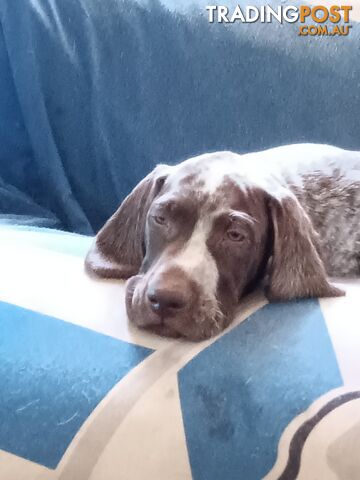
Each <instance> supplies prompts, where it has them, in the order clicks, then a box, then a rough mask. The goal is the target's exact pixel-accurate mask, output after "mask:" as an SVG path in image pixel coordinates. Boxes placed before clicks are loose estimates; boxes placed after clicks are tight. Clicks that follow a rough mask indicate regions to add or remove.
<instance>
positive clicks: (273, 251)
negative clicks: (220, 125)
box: [86, 144, 360, 340]
mask: <svg viewBox="0 0 360 480" xmlns="http://www.w3.org/2000/svg"><path fill="white" fill-rule="evenodd" d="M359 257H360V152H352V151H346V150H342V149H339V148H335V147H330V146H327V145H313V144H299V145H289V146H284V147H278V148H273V149H270V150H266V151H264V152H257V153H250V154H246V155H238V154H236V153H232V152H216V153H210V154H205V155H200V156H198V157H194V158H190V159H189V160H186V161H184V162H182V163H180V164H179V165H176V166H165V165H159V166H158V167H156V168H155V170H154V171H153V172H152V173H150V174H149V175H148V176H147V177H146V178H145V179H144V180H143V181H142V182H140V183H139V184H138V185H137V187H136V188H135V189H134V190H133V192H132V193H131V194H130V195H129V196H128V197H127V198H126V199H125V200H124V202H123V203H122V204H121V205H120V208H119V209H118V210H117V211H116V212H115V213H114V215H113V216H112V217H111V218H110V220H108V222H107V223H106V224H105V225H104V227H103V228H102V229H101V230H100V232H99V233H98V235H97V237H96V239H95V242H94V244H93V247H92V249H91V251H90V252H89V253H88V255H87V258H86V268H87V271H88V272H92V273H94V274H96V275H97V276H99V277H105V278H121V279H127V278H130V280H129V281H128V283H127V288H126V303H127V312H128V316H129V318H130V320H131V321H132V322H134V323H135V324H136V325H137V326H139V327H142V328H146V329H149V330H151V331H154V332H157V333H158V334H160V335H166V336H184V337H186V338H188V339H192V340H200V339H204V338H208V337H210V336H212V335H215V334H217V333H219V332H220V331H221V330H223V329H224V328H225V327H226V326H227V325H229V323H230V321H231V320H232V318H233V316H234V314H235V310H236V307H237V306H238V304H239V300H240V299H241V297H242V296H244V295H245V294H246V293H248V292H250V291H251V290H252V289H253V288H254V287H255V286H256V285H258V284H259V283H261V284H263V285H264V288H265V292H266V295H267V297H268V298H269V300H270V301H285V300H290V299H294V298H305V297H332V296H339V295H343V292H342V291H341V290H339V289H338V288H336V287H335V286H333V285H332V284H331V283H329V280H328V279H327V275H329V276H333V277H344V276H357V275H359V273H360V272H359Z"/></svg>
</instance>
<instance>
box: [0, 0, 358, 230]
mask: <svg viewBox="0 0 360 480" xmlns="http://www.w3.org/2000/svg"><path fill="white" fill-rule="evenodd" d="M174 3H175V2H170V1H168V2H167V4H166V5H163V4H161V3H160V2H159V1H155V0H154V1H149V2H146V3H142V4H140V3H136V2H135V1H128V0H106V1H104V0H0V22H1V25H0V27H1V29H0V72H1V75H0V221H1V218H3V219H8V221H10V220H11V221H16V218H18V219H19V222H21V221H22V220H23V219H24V218H26V219H27V220H26V221H27V223H33V224H39V225H44V226H49V227H56V228H61V229H65V230H70V231H76V232H80V233H85V234H92V233H93V232H94V231H96V230H97V229H98V228H99V227H100V226H101V224H102V223H103V222H104V221H105V220H106V219H107V217H109V215H110V214H111V213H112V212H113V211H114V210H115V208H116V206H117V205H118V204H119V202H120V201H121V200H122V199H123V198H124V196H126V195H127V194H128V193H129V191H130V190H131V189H132V188H133V187H134V185H135V184H136V183H137V182H138V181H139V180H140V179H141V178H142V177H143V176H144V175H146V174H147V173H148V172H149V171H150V170H151V169H152V168H153V167H154V166H155V165H156V164H157V163H170V164H171V163H175V162H178V161H180V160H182V159H184V158H186V157H188V156H191V155H195V154H198V153H203V152H205V151H214V150H225V149H230V150H235V151H239V152H248V151H252V150H257V149H262V148H266V147H271V146H275V145H279V144H285V143H292V142H307V141H308V142H321V143H330V144H334V145H337V146H341V147H344V148H349V149H360V121H359V112H360V94H359V78H360V61H359V50H358V46H359V41H360V31H359V24H356V25H354V26H353V29H352V31H351V33H350V35H349V36H348V37H343V38H331V37H329V38H314V37H312V38H310V37H309V38H305V37H299V36H298V35H297V28H298V25H296V24H292V25H290V24H285V25H279V24H275V23H274V24H272V25H269V24H267V25H264V24H260V23H259V24H250V25H242V24H236V25H235V24H234V25H225V24H221V25H218V24H209V23H208V20H207V15H206V11H205V9H204V2H197V3H196V2H192V3H194V5H193V6H192V7H188V6H187V2H183V3H180V4H178V5H177V6H176V7H175V5H174ZM9 219H10V220H9ZM14 219H15V220H14Z"/></svg>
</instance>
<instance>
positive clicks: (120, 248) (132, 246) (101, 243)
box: [85, 165, 171, 279]
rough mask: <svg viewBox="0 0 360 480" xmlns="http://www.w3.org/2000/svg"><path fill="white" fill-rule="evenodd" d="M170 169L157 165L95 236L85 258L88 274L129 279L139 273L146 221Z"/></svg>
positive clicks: (142, 255)
mask: <svg viewBox="0 0 360 480" xmlns="http://www.w3.org/2000/svg"><path fill="white" fill-rule="evenodd" d="M170 169H171V167H168V166H167V165H158V166H157V167H156V168H155V169H154V170H153V171H152V172H151V173H150V174H149V175H148V176H147V177H145V178H144V179H143V180H142V181H141V182H140V183H139V184H138V185H137V186H136V187H135V188H134V190H133V191H132V192H131V193H130V195H128V196H127V197H126V198H125V200H124V201H123V202H122V204H121V205H120V207H119V208H118V210H116V212H115V213H114V214H113V216H112V217H111V218H110V219H109V220H108V221H107V222H106V223H105V225H104V226H103V227H102V229H101V230H100V231H99V233H98V234H97V236H96V237H95V240H94V243H93V245H92V247H91V249H90V251H89V252H88V254H87V256H86V259H85V268H86V270H87V272H88V273H90V274H95V275H96V276H98V277H102V278H120V279H127V278H129V277H132V276H133V275H135V274H137V273H138V271H139V268H140V266H141V263H142V260H143V257H144V254H145V252H144V248H145V247H144V231H145V222H146V216H147V213H148V210H149V208H150V205H151V203H152V201H153V200H154V198H155V197H156V195H158V193H159V192H160V190H161V188H162V186H163V184H164V182H165V180H166V177H167V175H168V173H169V171H170Z"/></svg>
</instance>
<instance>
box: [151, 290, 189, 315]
mask: <svg viewBox="0 0 360 480" xmlns="http://www.w3.org/2000/svg"><path fill="white" fill-rule="evenodd" d="M147 296H148V300H149V302H150V307H151V309H152V311H153V312H155V313H158V314H159V315H168V314H170V313H176V312H178V311H180V310H182V309H183V308H185V307H186V299H185V297H184V295H183V293H182V292H180V291H177V290H173V289H171V288H166V287H165V288H155V289H152V290H150V291H148V294H147Z"/></svg>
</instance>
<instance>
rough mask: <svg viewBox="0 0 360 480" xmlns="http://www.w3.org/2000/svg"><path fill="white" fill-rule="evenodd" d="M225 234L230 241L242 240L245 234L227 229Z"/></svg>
mask: <svg viewBox="0 0 360 480" xmlns="http://www.w3.org/2000/svg"><path fill="white" fill-rule="evenodd" d="M226 235H227V237H228V238H229V239H230V240H231V241H232V242H242V241H243V240H244V239H245V235H244V234H243V233H241V232H239V231H238V230H228V231H227V232H226Z"/></svg>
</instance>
